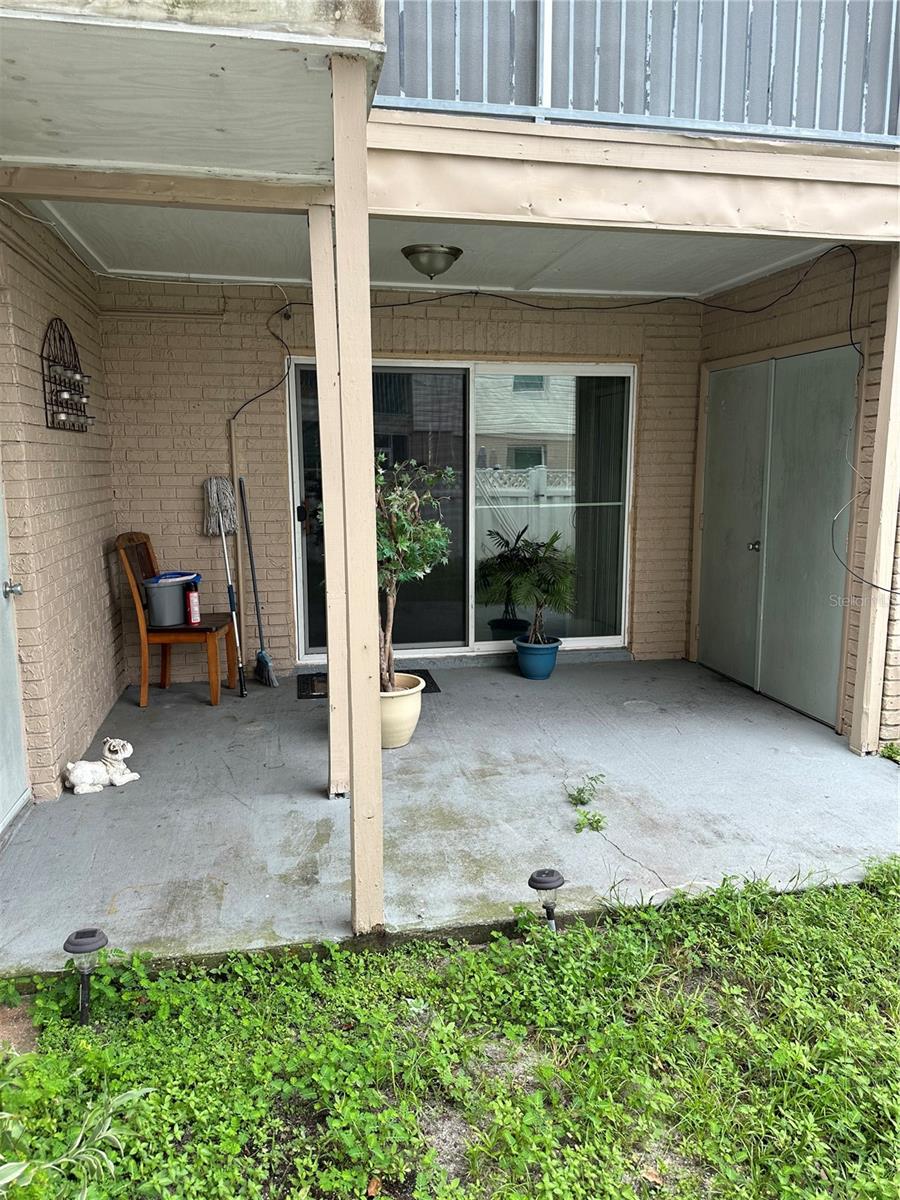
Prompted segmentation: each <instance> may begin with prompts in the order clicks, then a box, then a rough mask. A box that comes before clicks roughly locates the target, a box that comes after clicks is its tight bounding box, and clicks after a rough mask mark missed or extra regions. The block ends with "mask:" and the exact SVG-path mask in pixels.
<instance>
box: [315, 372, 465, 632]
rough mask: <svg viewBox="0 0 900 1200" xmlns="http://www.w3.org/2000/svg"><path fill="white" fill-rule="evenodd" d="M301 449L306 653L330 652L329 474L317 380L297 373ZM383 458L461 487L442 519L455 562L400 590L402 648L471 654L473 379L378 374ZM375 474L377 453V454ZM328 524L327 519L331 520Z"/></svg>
mask: <svg viewBox="0 0 900 1200" xmlns="http://www.w3.org/2000/svg"><path fill="white" fill-rule="evenodd" d="M295 371H296V376H295V384H296V386H295V396H296V403H297V417H298V420H297V428H298V433H299V437H298V441H299V447H298V450H299V460H300V461H299V474H300V480H299V496H300V499H301V504H300V506H299V510H298V514H297V516H298V519H299V520H300V521H301V525H302V535H301V556H302V560H303V562H302V575H303V588H302V595H303V600H302V603H303V610H302V611H303V620H302V625H303V629H302V646H303V653H304V654H311V653H318V652H320V651H322V650H324V648H325V552H324V539H323V533H322V520H323V513H322V470H321V459H320V451H319V417H318V392H317V388H316V372H315V368H314V367H312V366H300V365H298V366H296V368H295ZM372 385H373V400H374V414H375V447H374V452H375V453H379V452H380V453H383V454H384V455H385V457H386V459H387V461H388V462H389V463H393V462H400V461H402V460H404V459H410V458H412V459H415V460H416V461H417V462H421V463H426V464H428V465H430V466H433V467H452V468H453V470H454V471H455V473H456V479H455V481H454V483H453V484H452V485H450V486H447V485H442V486H441V488H440V490H439V495H440V497H441V513H442V516H443V519H444V521H445V523H446V524H447V525H448V526H449V527H450V536H451V541H450V560H449V562H448V563H447V564H446V565H444V566H441V567H437V568H435V570H434V571H432V572H431V574H430V575H428V576H427V577H426V578H425V579H423V580H419V581H418V582H416V583H406V584H404V585H403V587H402V588H401V589H400V594H399V597H398V604H397V612H396V616H395V624H394V629H395V635H394V644H395V645H396V646H397V647H398V648H401V649H402V648H403V647H404V646H419V647H437V646H465V645H466V644H467V641H468V637H467V629H466V614H467V595H468V589H467V581H466V564H467V562H468V516H467V504H466V496H467V478H468V477H467V472H466V413H467V407H468V395H467V390H468V371H466V370H465V369H455V368H454V369H449V368H448V369H445V368H439V367H433V368H432V367H428V368H420V367H375V368H374V371H373V377H372ZM373 470H374V453H373ZM325 519H327V517H326V518H325Z"/></svg>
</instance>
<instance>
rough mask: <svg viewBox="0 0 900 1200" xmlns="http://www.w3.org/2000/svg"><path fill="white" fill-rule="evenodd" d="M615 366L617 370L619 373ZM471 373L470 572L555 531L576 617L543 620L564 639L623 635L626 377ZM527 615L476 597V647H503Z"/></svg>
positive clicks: (498, 370) (548, 371) (547, 371)
mask: <svg viewBox="0 0 900 1200" xmlns="http://www.w3.org/2000/svg"><path fill="white" fill-rule="evenodd" d="M622 370H623V369H622V368H619V371H622ZM625 370H626V371H627V372H628V373H627V374H626V373H621V374H618V373H616V374H610V373H602V374H601V373H587V371H585V373H583V374H582V373H579V372H578V370H577V369H572V370H565V371H563V370H562V369H556V370H554V369H553V368H552V367H546V368H544V373H542V374H537V373H529V374H525V373H524V372H523V373H520V372H519V371H515V373H514V372H513V371H512V370H510V368H508V367H494V366H489V367H488V366H478V367H476V370H475V415H474V432H475V437H474V442H475V445H474V455H475V465H474V484H475V501H474V510H475V512H474V516H475V522H474V526H475V527H474V545H475V566H476V571H477V567H478V563H479V562H481V561H483V560H484V559H485V558H486V557H488V556H490V555H492V554H494V553H496V550H497V543H496V538H495V537H494V536H492V534H500V535H502V536H503V537H504V538H506V539H508V540H509V541H512V540H514V539H515V537H516V536H517V535H518V534H519V533H520V532H521V531H523V530H524V531H525V535H524V536H525V537H527V538H536V539H541V540H543V539H546V538H548V537H550V536H551V535H552V534H553V533H559V534H560V545H561V546H563V547H564V548H566V549H568V550H570V551H571V552H572V554H573V556H574V559H575V568H576V586H575V610H574V612H572V613H570V614H568V615H559V614H548V617H547V620H546V627H547V632H548V633H551V634H553V635H554V636H556V637H561V638H585V639H592V640H597V639H613V640H615V639H621V638H622V636H623V632H624V608H623V606H624V592H625V563H626V545H625V542H626V525H627V504H628V474H629V466H628V451H629V441H630V428H631V416H630V410H631V382H632V376H631V371H630V370H629V369H628V368H625ZM529 615H530V614H528V613H516V614H511V613H509V612H506V613H504V612H503V610H502V608H500V607H496V606H494V607H491V606H488V605H485V604H483V603H481V602H480V600H479V597H478V595H477V592H476V595H475V630H474V636H475V641H476V642H493V641H503V640H508V638H509V637H510V636H511V635H512V634H514V633H515V632H516V629H515V621H516V620H518V621H520V622H521V621H523V620H526V619H527V618H528V617H529Z"/></svg>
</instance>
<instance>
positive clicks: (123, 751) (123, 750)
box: [63, 738, 140, 796]
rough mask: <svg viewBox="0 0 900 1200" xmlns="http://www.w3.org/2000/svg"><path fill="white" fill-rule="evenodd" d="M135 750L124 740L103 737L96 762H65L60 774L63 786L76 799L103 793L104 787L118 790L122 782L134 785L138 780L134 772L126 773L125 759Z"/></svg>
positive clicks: (83, 760)
mask: <svg viewBox="0 0 900 1200" xmlns="http://www.w3.org/2000/svg"><path fill="white" fill-rule="evenodd" d="M132 754H134V747H133V746H132V745H131V742H126V741H125V739H124V738H104V739H103V753H102V755H101V756H100V761H99V762H88V761H87V760H86V759H83V758H82V759H79V760H78V762H73V763H71V762H70V763H66V769H65V770H64V771H63V783H64V784H65V785H66V787H70V788H71V789H72V791H73V792H74V793H75V795H76V796H81V795H83V794H84V793H85V792H102V791H103V789H104V788H105V787H121V786H122V785H123V784H125V783H134V781H135V780H136V779H140V775H138V773H137V771H129V770H128V768H127V767H126V766H125V759H126V758H131V756H132Z"/></svg>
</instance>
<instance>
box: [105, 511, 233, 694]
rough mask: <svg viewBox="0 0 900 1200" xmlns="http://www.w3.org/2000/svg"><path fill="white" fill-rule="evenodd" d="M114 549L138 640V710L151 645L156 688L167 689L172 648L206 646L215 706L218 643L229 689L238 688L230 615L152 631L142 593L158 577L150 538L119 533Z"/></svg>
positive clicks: (144, 689)
mask: <svg viewBox="0 0 900 1200" xmlns="http://www.w3.org/2000/svg"><path fill="white" fill-rule="evenodd" d="M116 549H117V550H118V552H119V561H120V562H121V564H122V570H123V571H124V572H125V578H126V579H127V580H128V586H129V587H130V588H131V598H132V600H133V601H134V611H135V616H136V617H137V623H138V633H139V635H140V639H141V697H140V706H141V708H146V707H147V704H148V703H149V701H150V647H151V646H159V647H160V655H161V661H160V671H159V686H160V687H163V688H167V687H168V686H169V684H170V683H171V681H172V647H173V646H183V645H205V646H206V663H207V669H208V671H209V702H210V704H218V703H219V692H220V687H221V681H220V677H219V642H220V641H222V640H223V639H224V641H225V655H226V660H227V663H228V687H230V688H234V687H237V642H236V641H235V636H234V625H233V624H232V620H231V614H230V613H210V614H209V615H207V616H201V618H200V624H199V625H170V626H168V627H167V628H165V629H154V628H153V626H152V625H148V624H147V611H146V608H145V605H144V596H143V592H142V591H141V581H142V580H144V579H149V578H150V577H151V576H153V575H158V574H159V563H158V562H157V559H156V555H155V554H154V552H153V545H152V544H151V542H150V538H149V536H148V535H147V534H146V533H134V532H132V533H120V534H119V536H118V537H117V538H116Z"/></svg>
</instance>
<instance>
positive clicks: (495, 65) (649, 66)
mask: <svg viewBox="0 0 900 1200" xmlns="http://www.w3.org/2000/svg"><path fill="white" fill-rule="evenodd" d="M898 9H900V0H386V3H385V37H386V41H387V56H386V59H385V63H384V69H383V72H382V76H381V81H380V84H379V88H378V95H377V96H376V101H375V102H376V104H378V105H380V106H383V107H388V108H410V109H418V110H426V111H428V110H431V111H440V112H459V113H470V114H483V115H492V116H507V117H518V118H522V119H532V120H549V121H569V122H573V121H574V122H585V123H598V124H611V125H619V126H632V127H649V128H657V129H670V130H680V131H687V132H698V133H713V134H716V133H720V134H742V135H755V136H765V137H776V138H797V139H821V140H827V141H837V142H849V143H856V144H865V143H874V144H879V143H880V144H882V145H885V144H887V145H897V144H898V108H900V101H898V96H900V65H898V42H900V20H898Z"/></svg>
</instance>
